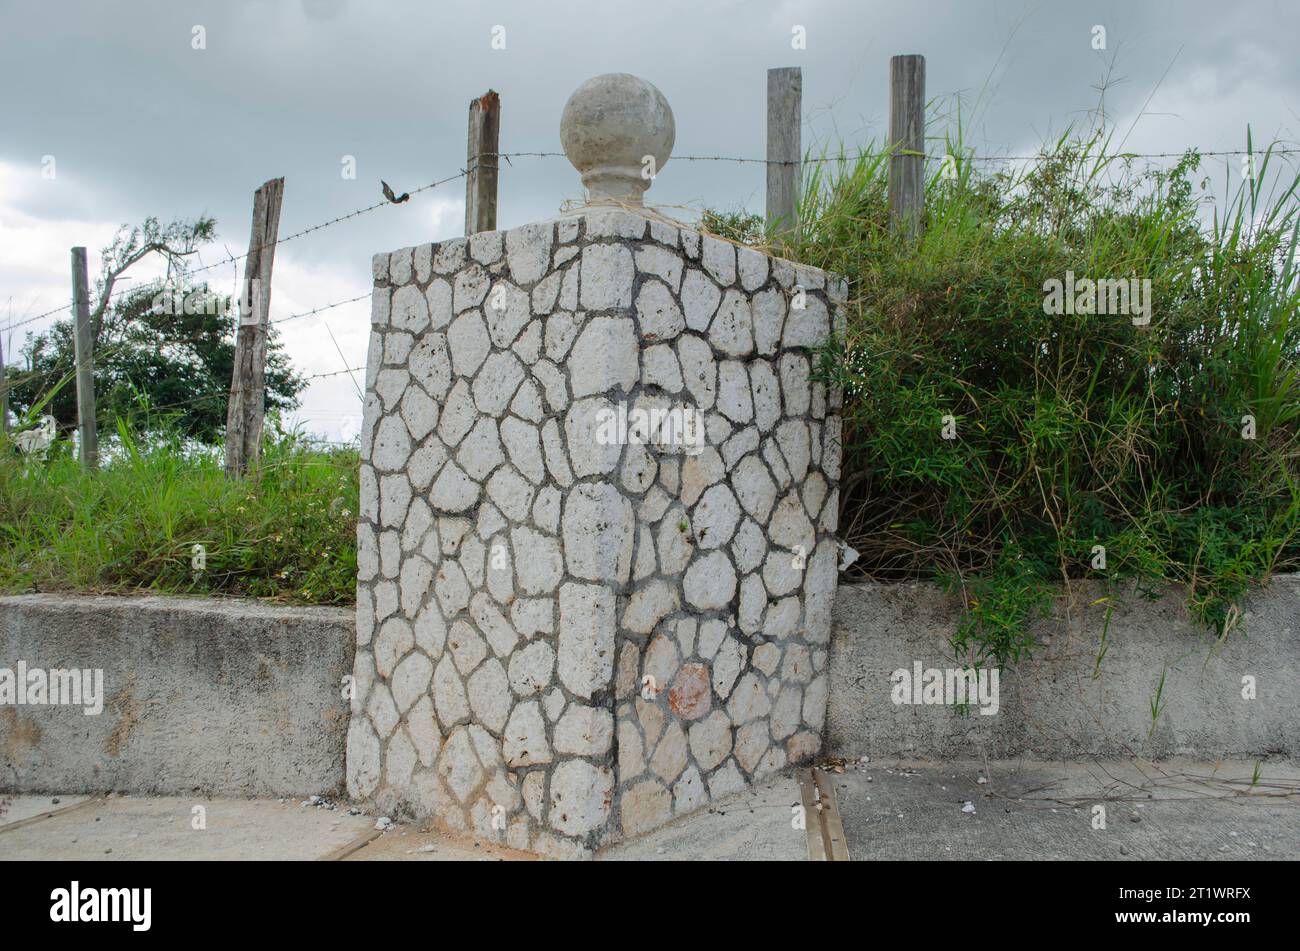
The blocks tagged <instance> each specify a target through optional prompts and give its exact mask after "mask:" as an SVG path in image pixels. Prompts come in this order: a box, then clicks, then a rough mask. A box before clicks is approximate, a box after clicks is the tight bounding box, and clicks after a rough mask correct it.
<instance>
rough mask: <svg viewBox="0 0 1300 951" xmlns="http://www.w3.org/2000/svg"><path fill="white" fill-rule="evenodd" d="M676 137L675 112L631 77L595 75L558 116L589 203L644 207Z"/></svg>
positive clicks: (567, 150)
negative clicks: (643, 200)
mask: <svg viewBox="0 0 1300 951" xmlns="http://www.w3.org/2000/svg"><path fill="white" fill-rule="evenodd" d="M676 137H677V125H676V123H675V122H674V121H673V110H672V107H671V106H669V105H668V100H667V99H665V98H664V95H663V93H661V92H660V91H659V90H658V89H656V88H655V86H654V85H653V84H652V83H650V82H647V81H646V80H644V79H641V78H640V77H639V76H633V75H631V74H630V73H605V74H603V75H601V76H594V77H592V78H591V79H588V80H587V81H586V82H585V83H583V84H582V85H581V86H579V87H578V88H577V89H575V90H574V91H573V95H571V96H570V97H569V101H568V102H566V103H565V104H564V113H563V115H561V117H560V143H561V144H562V145H563V146H564V154H565V155H567V156H568V158H569V161H570V162H571V163H573V167H574V168H576V169H577V170H578V173H579V174H580V175H581V176H582V184H583V185H584V186H586V188H587V196H588V198H589V199H600V198H608V199H616V200H619V201H624V202H628V203H632V204H641V196H642V195H643V194H644V192H645V190H646V189H647V188H649V187H650V183H651V182H652V181H653V178H654V176H655V175H657V174H658V173H659V172H660V171H661V170H662V169H663V167H664V166H665V165H667V164H668V157H669V156H670V155H671V154H672V151H673V141H674V140H675V139H676Z"/></svg>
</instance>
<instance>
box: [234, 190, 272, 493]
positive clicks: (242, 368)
mask: <svg viewBox="0 0 1300 951" xmlns="http://www.w3.org/2000/svg"><path fill="white" fill-rule="evenodd" d="M283 198H284V179H283V178H273V179H271V180H270V181H269V182H266V183H265V184H263V185H262V187H261V188H259V189H258V190H257V191H256V192H254V193H253V231H252V235H251V236H250V237H249V239H248V257H247V258H246V259H245V260H244V285H243V289H242V291H241V296H240V300H239V328H238V330H237V332H236V336H235V368H234V372H233V373H232V375H231V380H230V403H229V405H228V406H227V407H226V476H227V478H235V477H237V476H240V475H243V474H244V473H246V472H247V471H248V470H249V469H250V468H251V467H254V466H256V465H257V461H258V458H259V456H260V454H261V448H262V420H263V416H264V414H265V409H266V342H267V336H268V334H269V328H268V326H267V321H268V314H269V313H270V310H271V266H272V264H274V263H275V242H276V239H277V236H278V235H279V232H280V202H281V200H282V199H283Z"/></svg>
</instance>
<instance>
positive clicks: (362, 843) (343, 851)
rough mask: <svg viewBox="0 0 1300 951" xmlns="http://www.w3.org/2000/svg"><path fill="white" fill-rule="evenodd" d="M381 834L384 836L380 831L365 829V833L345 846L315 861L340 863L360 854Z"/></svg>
mask: <svg viewBox="0 0 1300 951" xmlns="http://www.w3.org/2000/svg"><path fill="white" fill-rule="evenodd" d="M383 834H384V833H383V831H382V830H380V829H367V830H366V831H365V832H363V833H361V834H360V835H359V836H357V837H356V838H355V839H353V840H352V841H351V842H348V843H346V844H345V845H340V846H339V847H338V848H336V849H334V850H333V851H331V852H326V853H325V854H324V855H322V856H321V857H320V858H319V859H317V860H316V861H318V862H341V861H343V860H344V859H345V858H347V857H348V856H349V855H352V854H353V853H355V852H360V851H361V850H362V849H364V848H365V847H366V846H367V845H369V844H370V843H371V842H373V841H375V839H377V838H379V837H380V836H381V835H383Z"/></svg>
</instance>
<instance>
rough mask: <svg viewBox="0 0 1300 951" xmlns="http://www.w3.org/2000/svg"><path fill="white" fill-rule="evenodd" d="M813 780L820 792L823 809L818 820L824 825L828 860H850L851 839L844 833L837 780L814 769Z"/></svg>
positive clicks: (823, 835) (822, 771) (823, 833)
mask: <svg viewBox="0 0 1300 951" xmlns="http://www.w3.org/2000/svg"><path fill="white" fill-rule="evenodd" d="M812 775H813V782H814V783H815V784H816V787H817V792H818V802H819V803H820V805H821V810H820V811H819V813H818V816H817V818H818V821H819V823H820V825H821V827H822V837H823V839H824V841H825V843H826V846H825V848H826V855H827V857H828V858H827V861H830V862H848V861H851V859H850V858H849V844H848V843H849V840H848V838H847V837H846V836H845V835H844V820H843V818H842V817H841V816H840V803H839V799H837V798H836V796H835V782H834V781H833V780H832V779H831V778H830V774H829V773H827V772H825V771H824V770H818V769H814V770H812Z"/></svg>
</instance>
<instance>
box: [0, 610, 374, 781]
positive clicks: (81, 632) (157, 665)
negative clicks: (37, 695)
mask: <svg viewBox="0 0 1300 951" xmlns="http://www.w3.org/2000/svg"><path fill="white" fill-rule="evenodd" d="M353 617H354V616H353V612H352V610H350V609H340V608H301V607H281V606H276V605H266V604H261V603H257V602H247V601H233V600H229V601H227V600H213V599H205V600H199V599H184V598H162V597H145V598H108V597H64V596H56V595H27V596H22V597H10V598H0V789H8V790H15V791H21V792H65V793H73V792H90V791H100V790H114V791H118V792H130V793H153V794H179V793H189V792H191V791H195V790H197V791H200V792H203V793H209V794H225V795H249V796H253V795H271V796H274V795H300V794H308V793H325V792H331V791H335V790H338V789H340V788H341V787H342V786H343V781H344V768H343V765H344V764H343V754H344V746H345V741H346V736H347V726H348V704H347V702H346V701H345V700H344V699H343V697H342V692H341V687H340V682H341V679H342V678H343V676H344V675H345V674H348V673H350V672H351V670H352V652H353V644H354V642H355V633H354V630H355V627H354V620H353ZM20 663H22V664H25V665H26V667H27V668H28V670H29V671H30V670H32V669H38V670H48V669H53V668H61V669H73V668H84V669H87V670H90V671H93V670H95V669H99V670H102V671H103V690H102V695H101V697H102V701H103V702H102V707H103V709H102V712H100V713H98V714H91V715H86V714H85V713H83V707H84V706H86V701H87V698H86V697H82V698H81V700H82V705H81V706H70V705H62V704H60V705H52V704H49V703H46V704H43V705H42V704H32V703H25V704H23V705H18V704H17V703H16V702H15V699H16V697H15V698H9V697H7V696H5V695H4V690H5V683H4V676H5V675H4V671H6V670H7V671H16V670H17V668H18V665H19V664H20ZM29 676H30V673H29ZM38 679H41V678H40V677H38ZM91 687H92V692H93V675H92V680H91ZM28 699H29V700H30V699H31V698H30V697H29V698H28ZM46 699H47V700H48V699H52V697H49V696H48V695H47V698H46Z"/></svg>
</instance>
